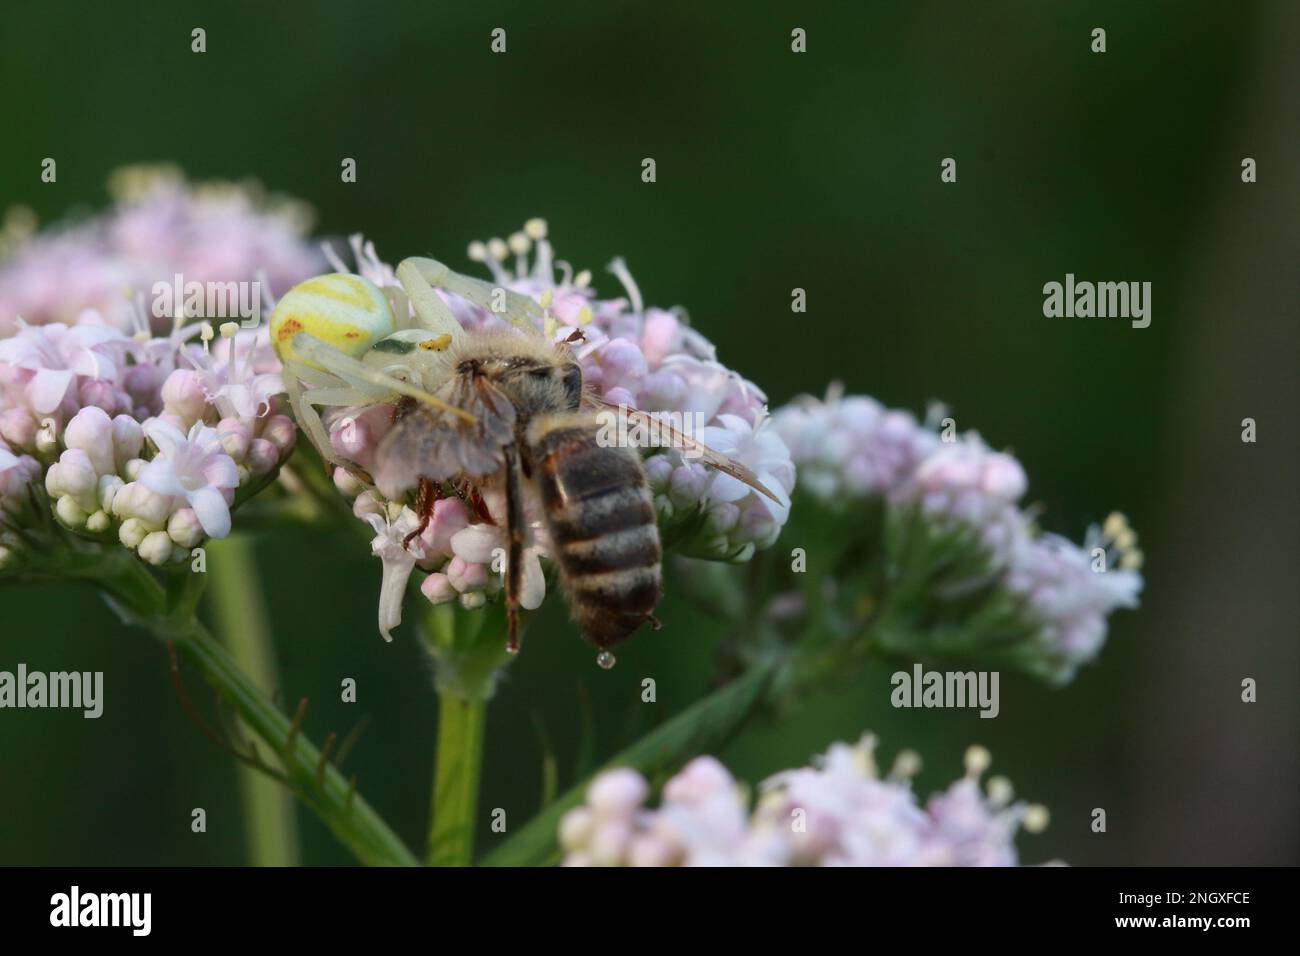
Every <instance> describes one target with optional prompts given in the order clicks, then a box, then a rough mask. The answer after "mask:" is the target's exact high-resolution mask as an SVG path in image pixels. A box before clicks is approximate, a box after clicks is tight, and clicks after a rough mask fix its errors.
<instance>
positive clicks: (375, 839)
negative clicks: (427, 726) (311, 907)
mask: <svg viewBox="0 0 1300 956" xmlns="http://www.w3.org/2000/svg"><path fill="white" fill-rule="evenodd" d="M65 568H66V570H67V571H68V572H70V573H73V574H75V575H76V576H78V577H81V578H83V579H85V580H88V581H91V582H93V583H94V584H96V585H97V586H98V587H99V588H100V589H101V591H103V592H104V594H105V595H106V597H107V598H108V600H109V603H110V604H111V605H112V606H113V607H114V608H115V609H116V610H117V611H118V613H119V614H120V615H121V617H122V618H123V620H124V621H126V622H127V623H129V624H134V625H137V626H139V627H143V628H145V629H146V630H148V631H149V632H150V633H152V634H153V635H154V636H155V637H157V638H158V639H159V640H162V641H170V642H172V643H173V644H174V646H175V647H176V649H177V651H178V652H180V654H182V655H183V656H184V657H185V658H186V659H187V660H189V661H190V662H191V663H193V664H194V665H195V666H196V667H197V668H198V669H199V671H200V672H201V673H202V674H203V677H204V679H205V680H207V682H208V683H209V684H211V685H212V687H213V688H214V689H215V690H216V692H217V694H218V695H219V696H220V697H221V699H222V700H223V701H225V702H226V703H227V704H228V705H229V706H230V707H232V708H233V709H234V711H235V713H236V714H238V715H239V717H240V719H241V720H243V722H244V723H245V724H246V725H247V726H248V727H249V728H250V729H251V730H252V731H253V732H254V733H255V734H256V735H257V736H258V737H260V738H261V740H262V741H263V743H265V744H266V745H267V746H268V747H269V748H270V749H271V751H272V752H273V753H274V754H275V755H277V757H278V758H279V760H280V763H281V765H282V766H283V768H284V775H285V779H286V783H287V785H288V786H289V787H290V788H291V789H292V790H293V791H294V793H296V794H297V795H298V797H299V798H301V799H302V801H303V802H304V803H305V804H307V806H309V807H310V808H311V809H312V810H313V811H314V812H315V813H316V815H317V816H319V817H320V818H321V821H322V822H323V823H324V824H325V825H326V826H327V827H329V829H330V831H331V832H332V833H333V834H334V835H335V836H336V837H337V838H338V839H339V840H340V842H342V843H343V844H344V845H345V846H346V847H347V848H348V849H349V850H351V851H352V853H353V854H355V855H356V857H357V859H358V860H360V861H361V862H362V863H365V864H369V865H380V866H418V865H419V861H418V860H416V859H415V857H414V856H412V855H411V852H410V850H408V849H407V848H406V846H405V845H404V844H403V843H402V841H401V840H400V839H398V837H397V835H396V834H395V833H393V831H392V830H391V829H390V828H389V827H388V824H386V823H385V822H384V821H383V819H382V818H381V817H380V816H379V815H378V814H377V813H375V811H374V810H373V809H372V808H371V807H370V804H368V803H366V801H365V800H364V799H363V798H362V797H361V795H360V794H359V793H357V792H356V786H355V781H352V782H349V781H346V780H344V779H343V776H342V775H341V774H340V773H339V772H338V770H337V769H336V768H335V767H334V765H333V764H331V763H329V762H328V761H326V760H324V759H322V756H321V753H320V751H319V750H317V749H316V747H315V746H313V745H312V743H311V741H310V740H308V739H307V737H306V735H305V734H303V733H302V732H301V730H300V729H295V728H294V727H293V725H292V724H291V723H290V721H289V719H288V718H287V717H285V716H284V714H282V713H281V712H280V711H279V710H278V709H277V708H276V706H275V705H274V704H272V703H271V701H270V700H268V699H267V697H266V696H265V695H264V694H263V693H262V692H261V691H260V690H259V689H258V688H257V686H256V685H255V684H254V683H253V682H252V681H251V680H249V678H248V677H247V676H246V675H245V674H244V673H243V671H241V670H240V668H239V666H238V664H236V663H235V660H234V658H233V657H231V655H230V653H229V652H228V651H227V650H226V649H225V648H224V647H222V646H221V645H220V644H219V643H218V642H217V641H215V640H214V639H213V638H212V636H211V635H210V634H209V633H208V632H207V630H206V629H205V628H204V627H203V625H202V624H200V623H199V622H198V620H197V619H196V618H195V617H194V614H193V605H194V602H195V601H196V600H197V593H198V591H200V590H201V585H202V581H201V580H200V579H201V578H202V577H205V575H200V574H198V573H194V572H191V571H189V570H180V571H174V572H172V574H173V578H172V587H170V588H169V589H168V590H166V591H165V590H164V589H163V588H162V587H161V586H160V585H159V583H158V581H157V580H156V579H155V578H154V577H153V575H152V574H150V573H149V571H148V570H147V569H146V568H145V566H144V565H143V564H142V563H141V562H140V561H139V560H138V559H137V558H136V557H135V556H134V555H132V554H130V553H129V552H127V551H125V550H123V549H120V548H110V549H105V550H103V551H99V552H98V553H97V554H96V555H94V560H86V561H79V562H77V563H76V564H75V565H74V566H65Z"/></svg>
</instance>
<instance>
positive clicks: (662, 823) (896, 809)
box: [559, 735, 1047, 866]
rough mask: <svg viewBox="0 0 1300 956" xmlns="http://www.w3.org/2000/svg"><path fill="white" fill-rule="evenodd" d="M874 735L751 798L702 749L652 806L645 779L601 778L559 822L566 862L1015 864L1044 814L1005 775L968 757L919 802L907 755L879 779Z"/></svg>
mask: <svg viewBox="0 0 1300 956" xmlns="http://www.w3.org/2000/svg"><path fill="white" fill-rule="evenodd" d="M874 751H875V738H874V737H872V736H870V735H867V736H864V737H863V738H862V739H861V740H860V741H859V742H858V743H857V744H853V745H850V744H844V743H837V744H835V745H833V746H832V747H831V748H830V750H829V751H828V752H827V753H826V754H825V755H824V756H822V757H820V758H818V759H817V760H816V761H814V763H813V765H812V766H810V767H801V768H798V769H795V770H787V771H784V772H783V773H779V774H776V775H775V776H773V777H771V778H770V779H768V780H767V781H765V782H764V783H763V784H762V785H761V786H760V787H759V795H758V799H757V801H756V803H755V804H754V806H753V807H752V808H751V807H750V801H749V799H748V797H747V795H746V792H745V790H744V788H742V787H741V786H740V785H739V784H738V783H737V782H736V780H735V779H734V778H733V777H732V776H731V774H730V773H729V772H728V771H727V770H726V768H725V767H723V766H722V764H720V763H719V762H718V761H717V760H716V759H714V758H713V757H698V758H696V759H695V760H693V761H691V763H689V764H687V765H686V767H685V768H684V769H683V770H682V771H681V772H680V773H678V774H677V775H676V776H675V777H673V778H672V779H670V780H669V781H668V782H667V783H666V784H665V785H664V788H663V793H662V797H661V800H660V803H659V806H658V807H655V808H648V807H647V806H646V799H647V798H648V796H649V794H650V787H649V784H648V783H647V782H646V780H645V778H644V777H642V776H641V775H640V774H639V773H637V772H636V771H634V770H629V769H618V770H611V771H607V772H605V773H603V774H601V775H600V776H598V777H597V778H596V779H595V780H594V781H593V782H592V784H591V787H590V788H589V789H588V791H587V799H586V803H585V804H584V805H583V806H581V807H578V808H576V809H574V810H571V811H569V813H567V814H566V815H565V816H564V818H563V819H562V820H561V822H560V832H559V839H560V845H561V847H562V849H563V850H564V852H565V858H564V863H565V865H567V866H1015V865H1017V862H1018V855H1017V853H1016V847H1015V836H1016V833H1017V832H1018V831H1019V830H1020V829H1024V830H1026V831H1029V832H1038V831H1040V830H1042V829H1043V828H1044V827H1045V826H1046V824H1047V811H1046V810H1045V809H1043V808H1042V807H1040V806H1032V805H1028V804H1025V803H1023V802H1018V801H1015V800H1013V794H1012V787H1011V784H1010V782H1009V781H1007V780H1006V779H1005V778H1003V777H993V778H990V779H989V780H988V782H987V784H986V785H985V786H984V787H983V788H981V785H980V778H981V776H982V775H983V773H984V771H985V770H987V769H988V766H989V763H990V757H989V754H988V751H986V750H984V749H983V748H982V747H972V748H971V749H970V750H969V751H967V755H966V774H965V776H963V777H962V778H961V779H959V780H957V781H956V782H955V783H953V784H952V785H951V786H950V787H949V788H948V789H947V790H946V791H944V792H942V793H939V794H936V795H934V796H933V797H931V798H930V800H929V801H928V802H927V803H926V804H925V805H921V804H920V803H919V802H918V800H917V798H916V795H915V793H914V792H913V791H912V788H911V784H910V779H911V777H912V776H913V775H914V774H915V772H916V771H917V770H918V769H919V767H920V761H919V758H917V756H916V755H915V754H913V753H910V752H906V751H905V752H903V753H901V754H899V756H898V758H897V759H896V760H895V762H894V766H893V769H892V770H891V771H890V773H889V774H888V775H887V776H885V777H884V778H882V777H880V775H879V774H878V772H877V769H876V764H875V755H874Z"/></svg>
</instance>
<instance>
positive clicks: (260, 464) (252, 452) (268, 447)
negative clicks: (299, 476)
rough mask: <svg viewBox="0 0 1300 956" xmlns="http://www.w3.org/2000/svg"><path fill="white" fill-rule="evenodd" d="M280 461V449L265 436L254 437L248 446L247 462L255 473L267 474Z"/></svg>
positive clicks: (249, 468) (250, 470) (250, 469)
mask: <svg viewBox="0 0 1300 956" xmlns="http://www.w3.org/2000/svg"><path fill="white" fill-rule="evenodd" d="M279 463H280V449H279V448H277V447H275V445H273V444H272V443H271V442H269V441H267V440H266V439H265V438H254V439H253V441H252V443H251V444H250V445H249V446H248V457H247V458H246V459H245V464H247V465H248V470H249V472H251V473H252V474H254V475H266V474H269V473H270V472H271V471H273V470H274V469H275V466H276V465H278V464H279Z"/></svg>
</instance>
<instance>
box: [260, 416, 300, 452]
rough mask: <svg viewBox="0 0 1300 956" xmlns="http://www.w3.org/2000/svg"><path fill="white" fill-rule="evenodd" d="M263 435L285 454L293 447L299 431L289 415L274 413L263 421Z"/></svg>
mask: <svg viewBox="0 0 1300 956" xmlns="http://www.w3.org/2000/svg"><path fill="white" fill-rule="evenodd" d="M262 437H263V438H265V439H266V440H267V441H269V442H270V443H271V444H273V445H275V447H276V448H278V449H279V450H280V452H281V453H282V454H283V453H285V452H288V451H289V450H290V449H291V448H293V446H294V442H296V441H297V440H298V432H297V429H295V428H294V425H293V420H292V419H291V418H289V417H288V416H287V415H272V416H271V417H270V418H268V419H267V420H266V421H265V422H263V423H262Z"/></svg>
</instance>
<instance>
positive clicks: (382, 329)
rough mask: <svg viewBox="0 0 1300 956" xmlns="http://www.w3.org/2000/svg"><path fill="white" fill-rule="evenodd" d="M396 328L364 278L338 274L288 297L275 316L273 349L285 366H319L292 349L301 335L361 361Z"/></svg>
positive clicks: (309, 282) (379, 295)
mask: <svg viewBox="0 0 1300 956" xmlns="http://www.w3.org/2000/svg"><path fill="white" fill-rule="evenodd" d="M396 327H397V326H396V322H395V321H394V320H393V314H392V311H391V310H390V309H389V306H388V300H387V299H386V298H385V297H384V293H383V292H382V291H380V289H379V288H378V286H376V285H374V284H373V283H371V282H369V281H367V280H366V279H363V278H362V277H361V276H355V275H347V274H344V273H337V272H336V273H332V274H330V275H323V276H317V277H316V278H314V279H308V280H306V281H305V282H300V283H299V284H298V285H296V286H294V287H293V288H292V289H290V290H289V291H288V292H286V293H285V294H284V297H283V298H282V299H280V301H279V302H278V303H277V304H276V306H275V311H274V312H273V313H272V314H271V324H270V332H271V345H272V347H274V349H275V353H276V355H277V356H279V358H280V361H281V362H288V361H290V360H296V361H300V362H306V364H308V365H311V366H313V367H316V366H315V363H312V362H308V361H307V360H306V359H304V358H303V357H302V356H300V355H298V354H297V351H296V350H295V349H294V348H293V337H294V336H295V335H297V334H298V333H299V332H306V333H307V334H308V335H311V336H312V337H314V338H317V339H320V340H321V341H322V342H324V343H326V344H327V345H330V346H332V347H333V348H336V349H338V350H339V351H340V352H343V353H344V354H346V355H349V356H351V357H353V358H360V357H361V356H362V355H364V354H365V353H366V352H367V351H369V349H370V347H371V346H373V345H374V344H375V343H376V342H378V341H379V340H380V339H382V338H384V337H386V336H388V335H391V334H393V332H394V331H396Z"/></svg>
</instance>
